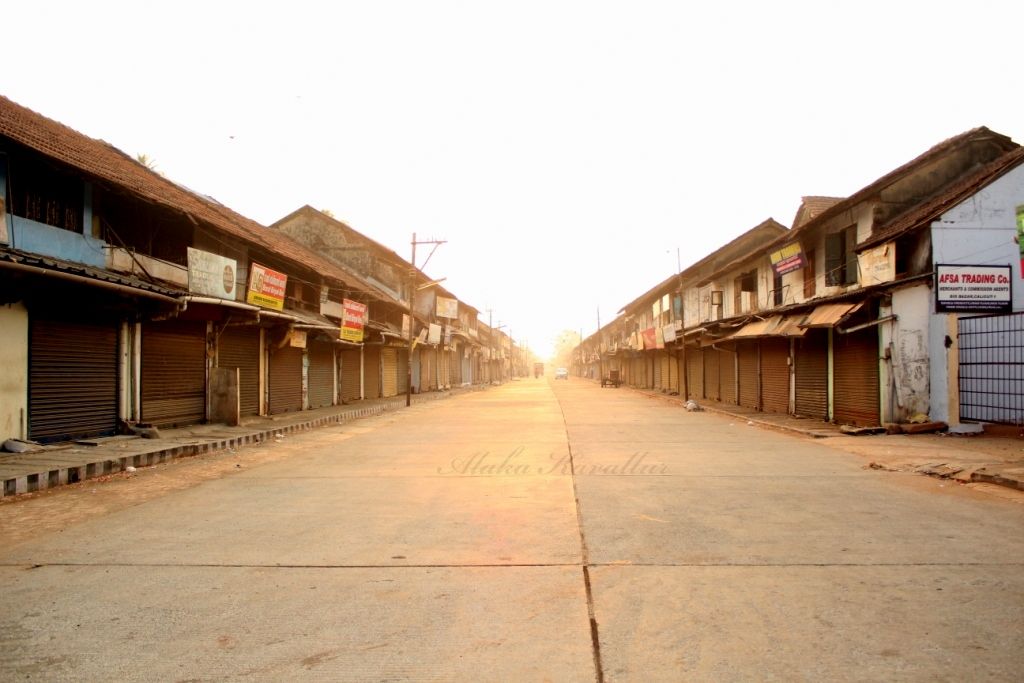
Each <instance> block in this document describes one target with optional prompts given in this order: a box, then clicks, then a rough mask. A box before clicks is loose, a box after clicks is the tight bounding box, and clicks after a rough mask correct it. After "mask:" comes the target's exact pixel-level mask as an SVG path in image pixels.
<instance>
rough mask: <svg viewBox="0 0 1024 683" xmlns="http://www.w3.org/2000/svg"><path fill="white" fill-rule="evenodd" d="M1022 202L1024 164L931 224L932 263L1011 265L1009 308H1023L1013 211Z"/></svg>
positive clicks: (1022, 287) (1023, 301) (1023, 291)
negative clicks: (1011, 281) (1010, 303)
mask: <svg viewBox="0 0 1024 683" xmlns="http://www.w3.org/2000/svg"><path fill="white" fill-rule="evenodd" d="M1021 204H1024V166H1018V167H1017V168H1016V169H1014V170H1012V171H1010V172H1009V173H1007V174H1006V175H1004V176H1003V177H1001V178H999V179H997V180H996V181H995V182H993V183H991V184H990V185H988V186H987V187H985V188H984V189H982V190H980V191H979V192H977V193H975V194H974V195H973V196H971V197H969V198H968V199H966V200H964V201H962V202H960V204H958V205H957V206H955V207H953V208H952V209H950V210H949V211H947V212H946V213H944V214H943V215H942V216H941V217H940V218H939V220H937V221H935V222H933V223H932V257H933V259H934V262H935V263H961V264H965V265H985V266H988V265H992V266H1003V265H1007V264H1010V265H1012V266H1013V268H1012V271H1013V276H1014V277H1013V285H1012V289H1013V310H1014V311H1024V278H1022V277H1021V272H1020V249H1019V247H1018V246H1017V243H1016V242H1015V241H1014V238H1015V237H1016V235H1017V227H1016V210H1017V206H1019V205H1021Z"/></svg>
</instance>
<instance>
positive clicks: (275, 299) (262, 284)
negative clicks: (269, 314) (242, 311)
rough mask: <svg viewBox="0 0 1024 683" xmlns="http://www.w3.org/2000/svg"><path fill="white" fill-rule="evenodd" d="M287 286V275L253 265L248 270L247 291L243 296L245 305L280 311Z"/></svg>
mask: <svg viewBox="0 0 1024 683" xmlns="http://www.w3.org/2000/svg"><path fill="white" fill-rule="evenodd" d="M287 285H288V276H287V275H285V274H284V273H279V272H277V271H276V270H271V269H270V268H267V267H266V266H261V265H260V264H258V263H254V264H252V267H250V268H249V289H248V291H247V292H246V294H245V303H247V304H252V305H253V306H262V307H263V308H273V309H274V310H275V311H280V310H282V309H284V290H285V287H286V286H287Z"/></svg>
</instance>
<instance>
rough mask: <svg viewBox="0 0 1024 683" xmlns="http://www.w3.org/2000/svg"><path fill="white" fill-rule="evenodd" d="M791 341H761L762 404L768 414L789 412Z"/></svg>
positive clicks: (775, 339) (770, 338) (771, 339)
mask: <svg viewBox="0 0 1024 683" xmlns="http://www.w3.org/2000/svg"><path fill="white" fill-rule="evenodd" d="M788 361H789V340H788V339H779V338H773V337H768V338H766V339H762V340H761V394H762V395H761V402H762V406H763V407H762V410H764V411H765V412H766V413H786V412H789V362H788Z"/></svg>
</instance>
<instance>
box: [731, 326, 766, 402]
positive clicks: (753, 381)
mask: <svg viewBox="0 0 1024 683" xmlns="http://www.w3.org/2000/svg"><path fill="white" fill-rule="evenodd" d="M737 354H738V356H739V366H740V369H739V378H738V379H739V384H740V405H741V406H743V407H744V408H754V409H757V408H760V407H761V406H760V402H759V401H758V396H759V393H760V392H759V391H758V388H757V387H758V381H757V375H758V373H757V342H756V341H742V342H738V343H737Z"/></svg>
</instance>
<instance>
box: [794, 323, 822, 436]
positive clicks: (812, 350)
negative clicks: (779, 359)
mask: <svg viewBox="0 0 1024 683" xmlns="http://www.w3.org/2000/svg"><path fill="white" fill-rule="evenodd" d="M794 353H795V355H796V358H795V361H794V362H795V363H796V377H795V378H794V381H795V382H796V413H797V415H803V416H805V417H813V418H817V419H819V420H827V419H828V331H827V330H820V329H812V330H808V331H807V334H806V335H805V336H804V337H803V338H802V339H797V340H796V349H795V352H794Z"/></svg>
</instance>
